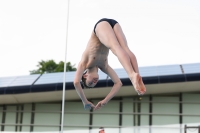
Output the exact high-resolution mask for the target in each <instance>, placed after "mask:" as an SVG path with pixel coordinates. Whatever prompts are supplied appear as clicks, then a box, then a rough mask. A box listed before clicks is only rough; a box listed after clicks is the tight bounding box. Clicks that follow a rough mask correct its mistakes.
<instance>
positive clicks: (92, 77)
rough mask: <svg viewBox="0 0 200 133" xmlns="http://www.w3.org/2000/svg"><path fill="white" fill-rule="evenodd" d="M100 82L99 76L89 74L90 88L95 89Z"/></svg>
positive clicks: (87, 81)
mask: <svg viewBox="0 0 200 133" xmlns="http://www.w3.org/2000/svg"><path fill="white" fill-rule="evenodd" d="M98 81H99V75H98V73H96V74H87V79H86V85H87V86H88V87H94V86H95V85H96V84H97V82H98Z"/></svg>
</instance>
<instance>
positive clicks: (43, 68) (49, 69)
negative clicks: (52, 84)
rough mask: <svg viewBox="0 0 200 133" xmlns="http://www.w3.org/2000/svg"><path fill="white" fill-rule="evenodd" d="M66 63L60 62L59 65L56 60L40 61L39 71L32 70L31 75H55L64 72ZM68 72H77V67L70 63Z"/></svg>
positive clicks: (68, 63)
mask: <svg viewBox="0 0 200 133" xmlns="http://www.w3.org/2000/svg"><path fill="white" fill-rule="evenodd" d="M64 64H65V63H64V62H63V61H60V62H59V63H58V64H57V63H56V62H55V61H54V60H47V61H43V60H42V61H39V62H38V65H37V67H38V69H36V70H31V71H30V74H43V73H54V72H63V71H64ZM66 71H76V68H75V65H72V64H71V63H70V62H67V63H66Z"/></svg>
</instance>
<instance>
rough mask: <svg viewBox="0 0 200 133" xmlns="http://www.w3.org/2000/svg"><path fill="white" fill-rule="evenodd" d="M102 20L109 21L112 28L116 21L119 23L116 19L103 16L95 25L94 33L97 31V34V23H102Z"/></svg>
mask: <svg viewBox="0 0 200 133" xmlns="http://www.w3.org/2000/svg"><path fill="white" fill-rule="evenodd" d="M102 21H106V22H108V23H109V24H110V26H111V27H112V28H113V27H114V26H115V24H116V23H118V22H117V21H116V20H114V19H108V18H102V19H100V20H99V21H98V22H97V23H96V24H95V26H94V33H95V34H96V32H95V29H96V27H97V24H98V23H100V22H102Z"/></svg>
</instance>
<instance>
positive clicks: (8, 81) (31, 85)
mask: <svg viewBox="0 0 200 133" xmlns="http://www.w3.org/2000/svg"><path fill="white" fill-rule="evenodd" d="M114 70H115V72H116V73H117V75H118V76H119V78H120V79H121V80H122V83H123V85H125V86H127V85H131V82H130V80H129V78H128V75H127V73H126V72H125V70H124V69H114ZM139 71H140V75H141V76H142V78H143V81H144V83H145V84H159V83H171V82H186V81H199V80H200V63H192V64H182V65H162V66H148V67H139ZM74 76H75V72H74V71H73V72H66V80H65V82H66V90H72V89H74V86H73V79H74ZM63 79H64V73H63V72H59V73H47V74H42V75H40V74H34V75H27V76H15V77H0V95H3V94H19V93H32V92H46V91H56V90H62V87H63ZM112 85H113V83H112V81H111V79H110V78H109V77H107V75H106V74H105V73H103V72H101V71H99V82H98V84H97V85H96V88H98V87H109V86H112Z"/></svg>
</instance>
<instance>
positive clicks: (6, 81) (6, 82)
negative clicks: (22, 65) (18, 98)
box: [0, 77, 17, 87]
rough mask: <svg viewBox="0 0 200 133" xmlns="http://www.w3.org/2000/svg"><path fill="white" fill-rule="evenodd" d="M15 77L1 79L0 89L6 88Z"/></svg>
mask: <svg viewBox="0 0 200 133" xmlns="http://www.w3.org/2000/svg"><path fill="white" fill-rule="evenodd" d="M16 78H17V77H1V78H0V87H7V86H9V84H10V83H12V82H13V81H14V80H15V79H16Z"/></svg>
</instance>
